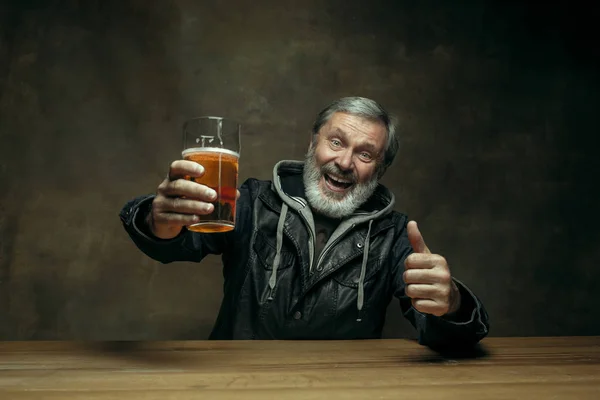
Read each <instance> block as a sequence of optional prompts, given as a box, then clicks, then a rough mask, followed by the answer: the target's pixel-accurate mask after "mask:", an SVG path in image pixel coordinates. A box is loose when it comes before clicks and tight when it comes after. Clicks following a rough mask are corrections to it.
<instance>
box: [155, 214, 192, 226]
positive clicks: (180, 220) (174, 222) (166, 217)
mask: <svg viewBox="0 0 600 400" xmlns="http://www.w3.org/2000/svg"><path fill="white" fill-rule="evenodd" d="M152 218H154V222H155V223H157V224H162V225H171V226H186V225H191V224H195V223H197V222H199V221H200V218H199V217H198V216H197V215H190V214H178V213H168V212H161V213H157V214H156V215H154V216H153V217H152Z"/></svg>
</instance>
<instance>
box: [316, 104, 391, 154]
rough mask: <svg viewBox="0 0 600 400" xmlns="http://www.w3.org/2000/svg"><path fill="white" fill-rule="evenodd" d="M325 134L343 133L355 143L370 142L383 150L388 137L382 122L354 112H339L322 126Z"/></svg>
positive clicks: (369, 143)
mask: <svg viewBox="0 0 600 400" xmlns="http://www.w3.org/2000/svg"><path fill="white" fill-rule="evenodd" d="M321 132H322V133H325V134H334V133H341V134H342V135H344V136H346V138H347V139H348V140H350V141H352V142H353V144H356V145H360V144H368V145H370V146H372V147H374V148H375V149H377V150H379V151H381V150H383V148H384V146H385V141H386V138H387V133H386V128H385V125H384V124H383V123H382V122H379V121H372V120H369V119H366V118H363V117H359V116H356V115H352V114H347V113H342V112H337V113H335V114H333V115H332V116H331V118H330V119H329V121H328V122H327V123H326V124H325V125H324V126H323V127H322V128H321Z"/></svg>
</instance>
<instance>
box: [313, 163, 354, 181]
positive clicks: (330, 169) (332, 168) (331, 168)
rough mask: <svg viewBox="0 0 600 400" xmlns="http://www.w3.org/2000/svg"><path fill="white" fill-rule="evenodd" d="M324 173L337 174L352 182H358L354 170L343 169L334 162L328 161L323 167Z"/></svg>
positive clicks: (322, 171)
mask: <svg viewBox="0 0 600 400" xmlns="http://www.w3.org/2000/svg"><path fill="white" fill-rule="evenodd" d="M321 173H322V174H329V175H336V176H339V177H340V178H342V179H347V180H349V181H351V182H352V183H356V181H357V180H358V179H357V178H358V177H357V176H356V174H355V173H354V172H352V171H343V170H342V169H340V168H339V167H338V166H337V165H335V164H334V163H331V162H330V163H327V164H325V165H323V166H322V167H321Z"/></svg>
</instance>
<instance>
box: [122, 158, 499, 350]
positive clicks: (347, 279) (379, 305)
mask: <svg viewBox="0 0 600 400" xmlns="http://www.w3.org/2000/svg"><path fill="white" fill-rule="evenodd" d="M302 168H303V164H302V163H301V162H297V161H282V162H280V163H278V164H277V165H276V166H275V168H274V177H273V181H272V182H271V181H260V180H256V179H249V180H247V181H246V182H244V184H243V185H242V186H241V187H240V192H241V197H240V198H239V200H238V202H237V207H236V225H235V229H234V230H233V231H231V232H226V233H211V234H200V233H194V232H190V231H187V230H185V229H184V230H183V231H182V233H181V234H180V235H179V236H178V237H176V238H174V239H172V240H160V239H156V238H153V237H151V235H150V234H149V233H147V232H145V229H144V227H143V226H142V225H143V224H142V223H141V221H143V218H144V216H145V215H146V214H147V213H148V212H149V207H150V204H151V201H152V198H153V196H146V197H138V198H136V199H134V200H132V201H130V202H129V203H128V204H126V205H125V207H124V208H123V209H122V211H121V214H120V217H121V220H122V221H123V224H124V227H125V229H126V231H127V232H128V233H129V235H130V237H131V238H132V239H133V241H134V242H135V244H136V245H137V246H138V247H139V248H140V249H141V250H142V251H143V252H144V253H146V254H147V255H148V256H149V257H152V258H153V259H155V260H158V261H160V262H163V263H169V262H173V261H201V260H202V259H203V258H204V257H205V256H206V255H207V254H220V255H222V260H223V267H224V270H223V274H224V278H225V285H224V298H223V302H222V305H221V309H220V311H219V316H218V318H217V321H216V323H215V326H214V329H213V332H212V334H211V339H362V338H365V339H366V338H380V337H381V333H382V329H383V325H384V322H385V315H386V309H387V306H388V305H389V303H390V301H391V300H392V297H393V296H395V297H397V298H398V299H399V301H400V305H401V309H402V311H403V314H404V316H405V317H406V318H408V320H409V321H410V322H411V323H412V324H413V326H414V327H415V328H416V329H417V333H418V340H419V343H421V344H423V345H428V346H431V347H435V346H445V345H465V344H474V343H476V342H478V341H479V340H480V339H482V338H483V337H485V336H486V335H487V333H488V329H489V325H488V317H487V313H486V312H485V310H484V308H483V306H482V304H481V302H480V301H479V299H478V298H477V297H476V296H475V295H474V294H473V293H472V292H471V291H470V290H469V289H468V288H467V287H466V286H465V285H463V284H462V283H461V282H459V281H457V280H455V281H456V283H457V285H458V286H459V289H460V291H461V294H462V306H461V310H459V312H458V313H457V314H456V315H455V316H454V317H453V318H452V319H448V318H443V317H436V316H433V315H426V314H422V313H420V312H418V311H416V310H415V309H414V308H412V306H411V302H410V299H409V298H408V297H406V296H405V294H404V282H403V279H402V274H403V272H404V260H405V258H406V257H407V256H408V255H409V254H410V253H411V252H412V248H411V246H410V244H409V241H408V238H407V234H406V224H407V223H408V219H407V217H406V216H405V215H403V214H401V213H398V212H395V211H393V206H394V196H393V194H392V193H390V192H389V191H388V190H387V189H386V188H385V187H383V186H382V185H379V187H378V188H377V190H376V192H375V193H374V195H373V196H372V197H371V199H370V200H369V201H368V202H367V203H366V204H365V205H364V206H363V207H361V208H360V209H359V210H358V211H357V212H355V213H354V214H353V215H352V216H350V217H348V218H345V219H344V220H342V222H341V223H340V225H339V226H338V228H337V229H336V230H335V231H334V232H333V234H332V235H331V237H330V238H329V240H328V242H327V244H326V245H325V247H324V248H323V250H322V251H321V252H320V254H319V255H318V257H316V255H315V246H314V243H315V229H314V222H313V216H312V213H311V210H310V208H309V207H308V205H307V202H306V200H305V199H304V198H303V196H302V194H303V190H300V191H298V182H300V185H301V179H302V178H301V177H302ZM291 193H296V194H297V195H292V194H291Z"/></svg>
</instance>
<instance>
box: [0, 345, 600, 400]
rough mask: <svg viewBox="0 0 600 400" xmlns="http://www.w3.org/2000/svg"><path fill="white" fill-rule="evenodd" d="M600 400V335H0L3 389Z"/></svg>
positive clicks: (52, 394)
mask: <svg viewBox="0 0 600 400" xmlns="http://www.w3.org/2000/svg"><path fill="white" fill-rule="evenodd" d="M200 398H202V399H211V398H213V399H236V400H237V399H261V400H264V399H277V400H285V399H304V400H310V399H328V400H336V399H367V400H374V399H410V400H425V399H525V400H533V399H544V400H547V399H578V400H582V399H594V400H598V399H600V337H564V338H503V339H501V338H488V339H485V340H484V341H483V342H482V345H481V350H480V351H479V352H474V353H473V354H469V355H465V354H454V355H448V356H440V355H439V354H437V353H434V352H432V351H431V350H429V349H427V348H425V347H422V346H419V345H418V344H416V343H415V342H413V341H408V340H376V341H346V342H281V341H273V342H261V341H258V342H235V341H234V342H211V341H197V342H196V341H193V342H142V343H140V342H117V343H114V342H111V343H70V342H0V399H1V400H13V399H14V400H20V399H36V400H37V399H66V400H69V399H89V400H94V399H102V400H105V399H133V400H135V399H145V400H149V399H160V400H170V399H177V400H185V399H200Z"/></svg>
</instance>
